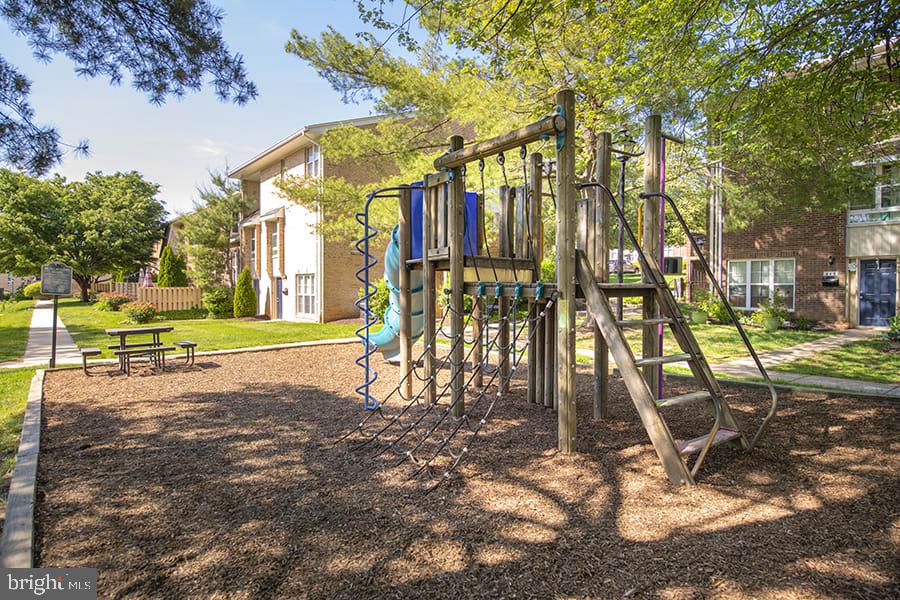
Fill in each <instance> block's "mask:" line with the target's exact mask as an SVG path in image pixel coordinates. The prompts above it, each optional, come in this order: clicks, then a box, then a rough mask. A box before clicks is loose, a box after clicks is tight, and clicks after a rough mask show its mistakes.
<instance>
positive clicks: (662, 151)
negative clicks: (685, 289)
mask: <svg viewBox="0 0 900 600" xmlns="http://www.w3.org/2000/svg"><path fill="white" fill-rule="evenodd" d="M659 191H660V193H662V194H665V193H666V138H665V137H660V139H659ZM665 265H666V201H665V200H663V199H662V197H660V200H659V268H660V270H661V271H662V273H661V275H662V276H663V277H665V276H666V268H665ZM658 333H659V356H662V355H663V334H664V333H665V325H664V324H663V323H660V324H659V329H658ZM656 397H657V398H662V397H663V366H662V365H660V366H659V374H658V381H657V396H656Z"/></svg>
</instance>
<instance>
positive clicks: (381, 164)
mask: <svg viewBox="0 0 900 600" xmlns="http://www.w3.org/2000/svg"><path fill="white" fill-rule="evenodd" d="M323 160H324V167H323V168H324V173H325V175H326V176H327V177H342V178H344V179H345V180H346V181H348V182H350V183H352V184H354V185H364V184H366V183H370V182H376V181H381V180H382V179H384V178H385V177H388V176H390V175H395V174H396V169H394V168H393V165H392V163H391V162H390V161H387V160H381V161H376V160H373V161H366V162H364V163H361V162H355V161H349V160H348V161H342V162H332V161H329V160H328V159H327V158H325V157H324V156H323ZM363 202H365V199H364V198H360V199H359V206H360V207H362V205H363ZM382 202H393V203H394V206H396V202H397V201H396V200H393V199H386V200H382ZM324 218H326V219H327V218H328V215H327V214H326V215H324ZM389 235H390V231H380V232H379V234H378V237H376V238H375V239H374V240H373V242H374V245H373V246H372V249H371V252H372V254H373V255H374V256H375V257H376V258H377V259H378V263H377V264H376V265H375V266H374V267H373V268H372V269H371V270H370V271H369V277H370V279H371V280H372V281H373V282H377V281H379V280H380V279H382V278H383V277H384V251H385V249H386V248H387V241H388V236H389ZM323 254H324V261H323V262H324V274H323V282H322V283H323V285H322V289H323V298H322V319H323V321H325V322H328V321H334V320H337V319H347V318H354V317H358V316H359V310H358V309H357V308H356V306H355V304H354V303H355V302H356V299H357V298H358V293H359V289H360V287H362V284H360V282H359V281H358V280H357V279H356V270H357V269H359V268H360V267H361V266H362V256H361V255H360V254H359V253H358V252H357V251H356V249H355V248H354V246H353V243H352V242H351V241H349V240H325V241H324V247H323Z"/></svg>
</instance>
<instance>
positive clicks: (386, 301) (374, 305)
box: [357, 279, 391, 321]
mask: <svg viewBox="0 0 900 600" xmlns="http://www.w3.org/2000/svg"><path fill="white" fill-rule="evenodd" d="M374 285H375V294H374V295H373V296H372V297H371V298H369V310H370V311H372V314H373V315H375V318H376V319H378V320H379V321H384V313H386V312H387V309H388V306H390V303H391V300H390V290H388V286H387V281H386V280H385V279H381V280H379V281H377V282H376V283H375V284H374ZM363 296H365V290H364V289H363V288H360V289H359V292H358V293H357V297H359V298H362V297H363Z"/></svg>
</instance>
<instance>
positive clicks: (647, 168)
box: [641, 115, 662, 399]
mask: <svg viewBox="0 0 900 600" xmlns="http://www.w3.org/2000/svg"><path fill="white" fill-rule="evenodd" d="M661 139H662V118H661V117H660V116H659V115H650V116H649V117H647V120H646V122H645V124H644V193H651V194H652V193H657V192H659V157H660V140H661ZM659 203H660V198H659V197H655V198H645V199H644V219H643V220H644V227H643V235H642V238H643V239H642V240H641V249H642V250H643V252H644V254H645V255H646V256H648V257H652V258H653V260H654V261H655V260H656V257H657V256H659V250H660V248H659ZM660 267H661V265H660ZM643 280H644V282H651V281H652V278H651V276H650V274H649V273H644V274H643ZM642 306H643V310H642V313H643V316H642V318H644V319H654V318H656V317H657V316H658V315H657V313H658V308H657V304H656V297H655V296H653V295H650V294H647V295H645V296H644V300H643V305H642ZM657 336H658V328H657V326H656V325H645V326H644V327H643V335H642V337H643V343H642V345H641V348H642V350H641V355H642V356H643V357H644V358H649V357H651V356H658V355H659V345H658V339H657ZM659 369H660V366H659V365H652V366H648V367H644V378H645V379H646V380H647V385H648V386H649V387H650V391H651V393H652V394H653V397H654V398H656V399H658V396H659V394H658V389H657V380H658V377H659Z"/></svg>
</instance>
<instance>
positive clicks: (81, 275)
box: [0, 170, 165, 300]
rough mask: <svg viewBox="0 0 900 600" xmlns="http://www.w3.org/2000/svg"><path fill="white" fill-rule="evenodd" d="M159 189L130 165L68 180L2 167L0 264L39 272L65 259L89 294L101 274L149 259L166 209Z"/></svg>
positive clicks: (127, 268) (84, 293) (132, 267)
mask: <svg viewBox="0 0 900 600" xmlns="http://www.w3.org/2000/svg"><path fill="white" fill-rule="evenodd" d="M157 192H158V186H157V185H155V184H152V183H149V182H147V181H146V180H144V178H143V177H142V176H141V175H140V174H138V173H136V172H133V171H132V172H129V173H116V174H114V175H104V174H102V173H99V172H97V173H90V174H88V175H87V176H86V177H85V179H84V181H74V182H67V181H65V179H63V178H61V177H56V178H53V179H49V180H39V179H35V178H33V177H30V176H28V175H24V174H20V173H14V172H12V171H8V170H0V239H2V240H3V242H4V243H3V244H2V245H0V271H6V272H8V273H13V274H17V275H37V274H38V273H39V272H40V268H41V265H42V264H44V263H47V262H49V261H59V262H63V263H66V264H67V265H69V266H70V267H72V269H73V271H74V275H73V277H74V279H75V281H76V282H77V283H78V285H79V286H80V287H81V294H82V299H83V300H87V298H88V294H89V292H90V288H91V285H92V284H93V283H94V282H95V281H96V279H97V277H99V276H101V275H106V274H109V273H115V272H119V271H125V272H128V273H133V272H135V271H137V270H138V269H139V268H141V267H142V266H144V265H145V264H146V263H147V261H148V260H149V259H150V256H151V253H152V250H153V244H154V243H155V242H156V241H158V240H159V239H160V237H161V235H162V232H163V224H164V221H163V219H164V216H165V208H164V207H163V205H162V203H160V202H159V201H158V200H157V199H156V194H157Z"/></svg>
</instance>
